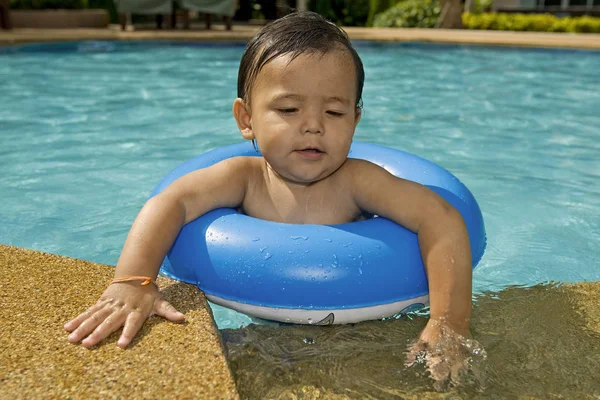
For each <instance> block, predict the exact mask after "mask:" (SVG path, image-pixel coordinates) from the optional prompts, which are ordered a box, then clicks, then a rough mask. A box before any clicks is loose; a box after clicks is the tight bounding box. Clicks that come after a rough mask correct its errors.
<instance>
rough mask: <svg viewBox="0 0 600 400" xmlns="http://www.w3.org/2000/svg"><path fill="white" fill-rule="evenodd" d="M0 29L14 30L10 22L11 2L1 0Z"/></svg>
mask: <svg viewBox="0 0 600 400" xmlns="http://www.w3.org/2000/svg"><path fill="white" fill-rule="evenodd" d="M0 29H6V30H9V29H12V24H11V22H10V0H0Z"/></svg>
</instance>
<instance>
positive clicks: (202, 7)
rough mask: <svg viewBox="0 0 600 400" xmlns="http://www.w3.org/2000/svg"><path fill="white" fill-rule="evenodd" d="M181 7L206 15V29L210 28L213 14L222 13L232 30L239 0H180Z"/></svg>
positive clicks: (227, 27)
mask: <svg viewBox="0 0 600 400" xmlns="http://www.w3.org/2000/svg"><path fill="white" fill-rule="evenodd" d="M180 3H181V7H182V8H185V9H187V10H194V11H198V12H201V13H203V14H204V15H205V21H206V29H210V27H211V23H212V17H211V16H212V15H213V14H216V15H222V16H223V20H224V22H225V27H226V29H227V30H228V31H229V30H231V23H232V19H233V14H235V9H236V8H237V4H236V3H237V1H235V0H180Z"/></svg>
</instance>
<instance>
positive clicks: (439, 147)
mask: <svg viewBox="0 0 600 400" xmlns="http://www.w3.org/2000/svg"><path fill="white" fill-rule="evenodd" d="M357 47H358V51H359V53H360V55H361V56H362V57H363V61H364V63H365V70H366V82H365V91H364V116H363V119H362V121H361V123H360V124H359V126H358V130H357V133H356V139H357V140H362V141H368V142H373V143H378V144H382V145H386V146H390V147H394V148H399V149H403V150H406V151H409V152H413V153H416V154H418V155H420V156H422V157H425V158H428V159H430V160H432V161H434V162H437V163H439V164H440V165H442V166H443V167H445V168H447V169H449V170H450V171H452V172H453V173H454V174H455V175H457V176H458V177H459V178H460V179H461V180H462V181H463V182H464V183H465V184H466V185H467V186H468V187H469V188H470V189H471V191H472V192H473V194H474V195H475V197H476V198H477V199H478V202H479V204H480V206H481V208H482V210H483V214H484V218H485V222H486V228H487V233H488V248H487V252H486V254H485V255H484V258H483V260H482V262H481V263H480V265H479V266H478V267H477V269H476V270H475V273H474V289H475V290H476V291H485V290H499V289H501V288H503V287H506V286H508V285H532V284H536V283H539V282H547V281H570V282H576V281H582V280H600V268H599V267H600V261H599V260H600V257H599V256H598V255H599V251H598V243H600V218H599V217H598V216H599V215H600V184H599V182H600V179H599V178H600V161H599V160H600V77H599V75H598V71H600V52H588V51H565V50H521V49H509V48H485V47H468V46H437V45H418V44H410V45H408V44H375V43H357ZM242 52H243V45H242V44H239V45H226V46H225V45H211V44H202V45H194V44H181V43H110V42H79V43H69V44H62V43H59V44H49V45H27V46H19V47H7V48H0V102H1V103H2V106H1V107H0V204H1V207H0V221H2V222H1V223H0V243H4V244H10V245H15V246H21V247H26V248H32V249H37V250H43V251H47V252H51V253H58V254H62V255H66V256H71V257H76V258H81V259H85V260H90V261H95V262H100V263H106V264H112V265H114V264H115V263H116V261H117V258H118V255H119V252H120V250H121V247H122V244H123V242H124V240H125V237H126V234H127V231H128V229H129V227H130V225H131V223H132V222H133V219H134V218H135V216H136V214H137V212H138V211H139V209H140V208H141V206H142V205H143V203H144V201H145V200H146V199H147V197H148V195H149V194H150V192H151V190H152V188H153V187H154V186H155V185H156V183H157V182H158V181H159V180H160V179H161V178H162V177H163V176H164V175H165V174H166V173H167V172H169V171H170V170H171V169H173V168H174V167H176V166H177V165H178V164H180V163H181V162H183V161H184V160H186V159H188V158H191V157H193V156H194V155H197V154H199V153H201V152H204V151H206V150H210V149H213V148H216V147H219V146H223V145H227V144H231V143H235V142H238V141H240V140H242V139H241V136H240V134H239V132H238V131H237V128H236V125H235V123H234V121H233V118H232V116H231V103H232V101H233V100H234V99H235V96H236V79H237V68H238V65H239V59H240V56H241V54H242ZM216 319H217V322H218V323H219V326H220V327H222V328H223V327H233V326H239V325H240V324H243V323H246V322H247V319H246V318H245V317H243V316H241V315H239V314H236V313H233V312H229V311H227V310H225V309H221V308H217V309H216Z"/></svg>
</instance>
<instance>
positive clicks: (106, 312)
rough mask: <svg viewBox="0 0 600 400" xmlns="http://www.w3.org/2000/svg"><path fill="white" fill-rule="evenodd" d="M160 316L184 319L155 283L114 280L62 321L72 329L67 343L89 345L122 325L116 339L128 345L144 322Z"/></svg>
mask: <svg viewBox="0 0 600 400" xmlns="http://www.w3.org/2000/svg"><path fill="white" fill-rule="evenodd" d="M154 314H156V315H160V316H161V317H164V318H166V319H168V320H169V321H172V322H183V321H184V320H185V316H184V315H183V314H182V313H180V312H179V311H177V310H176V309H175V307H173V306H172V305H171V304H170V303H169V302H167V301H166V300H164V299H163V298H162V296H161V294H160V292H159V291H158V288H157V287H156V285H154V284H150V285H145V286H142V285H140V282H139V281H129V282H117V283H114V284H112V285H109V286H108V288H107V289H106V290H105V291H104V293H103V294H102V296H101V297H100V299H99V300H98V302H97V303H96V304H95V305H93V306H92V307H90V308H89V309H87V311H85V312H83V313H81V314H80V315H79V316H77V317H76V318H75V319H73V320H71V321H69V322H67V323H66V324H65V330H67V331H68V332H71V334H70V335H69V338H68V339H69V342H71V343H77V342H79V341H81V344H82V345H83V346H84V347H86V348H90V347H93V346H95V345H96V344H98V343H99V342H101V341H102V340H104V339H105V338H106V337H107V336H108V335H110V334H111V333H113V332H114V331H116V330H118V329H119V328H121V327H122V326H124V329H123V333H122V334H121V337H120V338H119V340H118V342H117V346H119V347H121V348H125V347H127V345H129V343H131V341H132V340H133V338H134V337H135V335H136V334H137V333H138V331H139V330H140V328H141V327H142V325H143V324H144V321H146V319H147V318H148V317H149V316H151V315H154ZM82 339H83V340H82Z"/></svg>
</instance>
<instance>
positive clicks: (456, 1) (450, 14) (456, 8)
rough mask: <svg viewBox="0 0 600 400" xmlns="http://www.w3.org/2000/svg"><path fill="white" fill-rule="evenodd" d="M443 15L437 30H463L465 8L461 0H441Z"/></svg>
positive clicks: (437, 24)
mask: <svg viewBox="0 0 600 400" xmlns="http://www.w3.org/2000/svg"><path fill="white" fill-rule="evenodd" d="M440 8H441V14H440V18H439V19H438V22H437V23H436V24H435V27H436V28H441V29H462V27H463V24H462V12H463V6H462V2H461V0H440Z"/></svg>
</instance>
